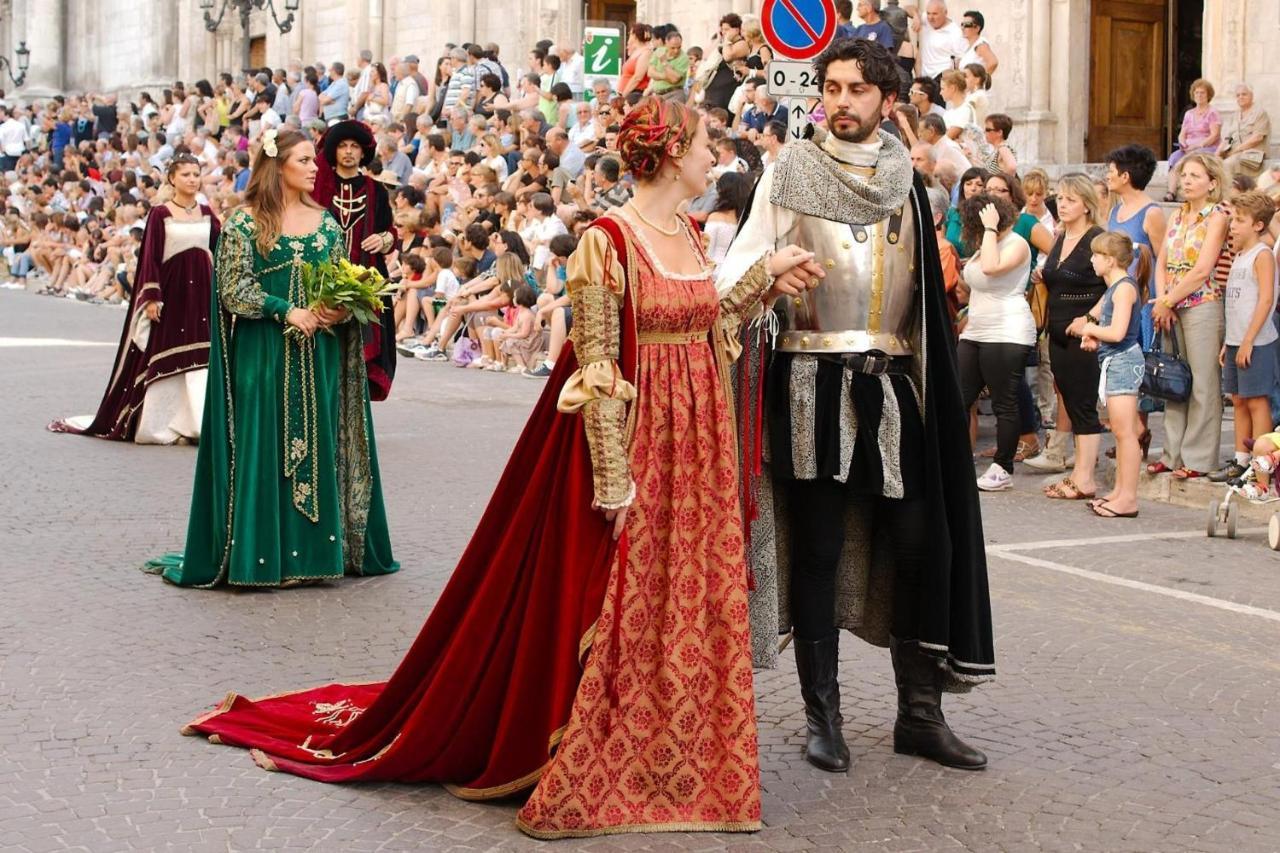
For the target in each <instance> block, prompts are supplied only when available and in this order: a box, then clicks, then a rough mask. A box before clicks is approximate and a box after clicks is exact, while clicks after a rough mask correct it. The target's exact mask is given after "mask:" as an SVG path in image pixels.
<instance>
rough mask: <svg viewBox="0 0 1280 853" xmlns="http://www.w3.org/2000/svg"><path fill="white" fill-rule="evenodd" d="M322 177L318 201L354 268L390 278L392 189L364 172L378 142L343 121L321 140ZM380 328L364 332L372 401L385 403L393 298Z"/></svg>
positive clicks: (391, 361)
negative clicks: (339, 233)
mask: <svg viewBox="0 0 1280 853" xmlns="http://www.w3.org/2000/svg"><path fill="white" fill-rule="evenodd" d="M320 147H321V156H320V158H319V161H320V174H319V175H317V177H316V188H315V190H314V191H313V192H312V194H311V195H312V197H313V198H315V200H316V201H317V202H319V203H320V204H322V205H324V206H325V207H327V208H328V209H329V212H330V213H332V214H333V216H334V218H335V219H337V220H338V225H340V226H341V227H342V233H343V234H344V235H345V237H346V241H347V252H348V255H349V257H350V258H351V262H352V263H353V264H360V265H361V266H366V267H373V268H374V269H376V270H377V271H378V272H380V273H382V274H383V275H384V276H385V275H386V274H387V264H386V254H387V252H389V251H391V247H392V246H393V245H394V244H395V235H394V233H392V223H391V203H390V200H389V199H388V198H387V189H386V187H385V186H383V185H382V184H381V183H379V182H378V181H375V180H374V179H373V178H372V177H370V176H369V175H368V174H366V173H365V172H364V171H363V167H365V166H368V165H369V164H370V163H372V162H373V158H374V155H375V154H376V152H377V143H376V142H375V140H374V138H373V131H371V130H370V129H369V126H368V125H367V124H365V123H364V122H360V121H354V120H350V121H340V122H338V123H337V124H335V125H333V126H332V127H330V128H329V129H328V130H327V131H325V134H324V137H323V138H322V141H321V146H320ZM379 320H380V322H379V323H370V324H369V325H368V326H365V330H364V360H365V365H366V367H367V368H368V371H369V398H370V399H371V400H385V399H386V398H387V395H388V394H389V393H390V392H391V380H392V379H393V378H394V377H395V373H396V347H395V341H396V335H395V317H394V312H393V311H392V310H391V297H389V296H387V297H383V311H382V315H381V316H380V317H379Z"/></svg>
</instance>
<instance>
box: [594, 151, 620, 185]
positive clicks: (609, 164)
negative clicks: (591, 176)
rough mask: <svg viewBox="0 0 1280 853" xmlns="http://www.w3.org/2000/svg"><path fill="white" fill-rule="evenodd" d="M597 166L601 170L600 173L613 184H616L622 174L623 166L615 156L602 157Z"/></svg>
mask: <svg viewBox="0 0 1280 853" xmlns="http://www.w3.org/2000/svg"><path fill="white" fill-rule="evenodd" d="M596 168H597V169H599V170H600V174H601V175H603V176H604V179H605V180H606V181H608V182H609V183H611V184H616V183H617V182H618V178H619V177H621V175H622V166H621V165H620V164H619V163H618V161H617V159H616V158H614V157H601V158H600V161H599V162H598V163H596Z"/></svg>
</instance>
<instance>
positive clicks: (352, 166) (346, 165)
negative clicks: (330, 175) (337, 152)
mask: <svg viewBox="0 0 1280 853" xmlns="http://www.w3.org/2000/svg"><path fill="white" fill-rule="evenodd" d="M337 160H338V168H339V169H340V170H342V171H344V172H355V171H356V170H358V169H359V168H360V158H359V157H338V158H337Z"/></svg>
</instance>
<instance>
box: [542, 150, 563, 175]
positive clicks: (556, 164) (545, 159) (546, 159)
mask: <svg viewBox="0 0 1280 853" xmlns="http://www.w3.org/2000/svg"><path fill="white" fill-rule="evenodd" d="M542 165H543V167H544V168H545V169H546V170H547V171H548V172H554V171H555V170H556V169H559V168H560V157H559V156H557V155H555V154H552V153H551V152H550V151H547V152H545V153H544V154H543V155H542Z"/></svg>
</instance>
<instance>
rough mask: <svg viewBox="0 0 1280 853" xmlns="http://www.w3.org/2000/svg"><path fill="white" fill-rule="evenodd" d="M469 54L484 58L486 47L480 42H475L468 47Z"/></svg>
mask: <svg viewBox="0 0 1280 853" xmlns="http://www.w3.org/2000/svg"><path fill="white" fill-rule="evenodd" d="M467 56H474V57H475V58H476V59H484V48H483V47H481V46H480V45H478V44H473V45H471V46H470V47H468V48H467Z"/></svg>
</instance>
